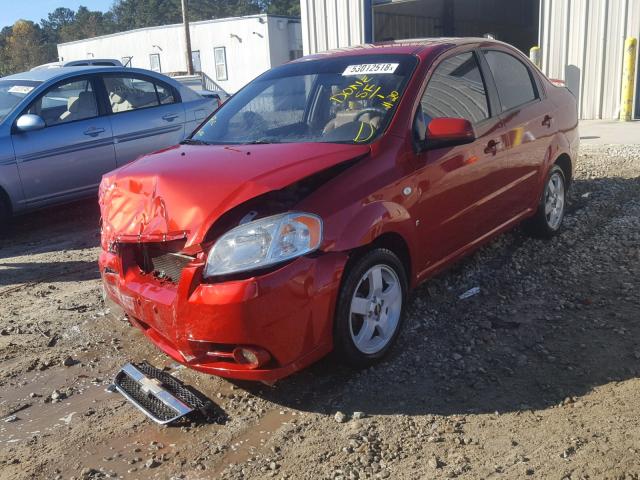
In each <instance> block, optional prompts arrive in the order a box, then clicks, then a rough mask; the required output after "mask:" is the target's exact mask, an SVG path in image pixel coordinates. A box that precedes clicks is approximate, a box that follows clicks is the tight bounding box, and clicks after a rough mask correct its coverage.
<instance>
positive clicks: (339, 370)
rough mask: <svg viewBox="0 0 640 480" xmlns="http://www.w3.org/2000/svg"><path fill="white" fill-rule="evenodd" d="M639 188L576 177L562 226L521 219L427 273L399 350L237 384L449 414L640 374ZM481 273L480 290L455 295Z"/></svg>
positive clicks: (304, 406)
mask: <svg viewBox="0 0 640 480" xmlns="http://www.w3.org/2000/svg"><path fill="white" fill-rule="evenodd" d="M638 192H640V179H638V178H636V179H624V178H614V179H597V180H592V181H578V182H576V185H575V187H574V191H573V192H572V197H571V204H570V205H569V210H568V211H569V213H568V217H567V228H566V230H565V232H563V233H562V235H561V236H560V237H557V238H556V239H553V240H551V241H543V240H532V239H529V238H527V237H526V236H525V235H524V233H523V232H522V231H521V230H520V229H517V230H515V231H514V232H511V233H508V234H505V235H503V236H502V237H500V238H498V239H497V240H495V241H494V242H493V243H492V244H490V245H488V246H487V247H484V248H483V249H481V250H480V251H479V252H477V253H476V254H474V255H472V256H471V257H469V258H467V259H465V260H464V261H462V262H460V263H459V264H458V265H456V266H454V267H453V268H452V269H451V270H450V271H449V272H446V273H444V274H442V275H440V276H438V277H436V278H434V279H432V280H430V281H429V282H427V284H426V285H424V286H422V287H420V288H419V289H418V290H417V291H416V292H415V293H414V295H413V300H412V302H411V305H410V307H409V314H408V317H407V321H406V324H405V328H404V331H403V334H402V335H401V336H400V338H399V341H398V344H397V347H396V348H395V350H394V352H393V354H392V355H391V356H390V357H389V358H387V359H386V360H385V361H384V362H383V363H381V364H379V365H377V366H375V367H372V368H369V369H368V370H364V371H360V372H358V371H354V370H350V369H347V368H345V367H343V366H340V364H339V363H338V362H337V361H336V359H331V358H328V359H325V360H323V361H321V362H319V363H318V364H316V365H315V366H313V367H311V368H310V369H307V370H306V371H303V372H301V373H299V374H297V375H294V376H292V377H290V378H288V379H285V380H283V381H281V382H280V383H278V384H276V385H275V386H274V387H272V388H267V387H264V386H259V385H256V384H247V383H242V384H241V386H242V387H243V388H245V389H247V390H249V391H250V392H252V393H254V394H256V395H259V396H262V397H264V398H266V399H268V400H270V401H272V402H275V403H277V404H279V405H282V406H285V407H293V408H297V409H301V410H306V411H316V412H322V413H326V414H331V413H334V412H335V411H337V410H341V411H343V412H347V413H348V412H354V411H363V412H366V413H369V414H383V415H384V414H406V415H416V414H420V415H425V414H447V415H448V414H463V413H466V414H468V413H493V412H496V411H498V412H501V413H504V412H514V411H527V410H531V409H545V408H549V407H552V406H554V405H558V404H560V403H561V402H573V401H574V400H575V397H580V396H583V395H585V394H587V393H588V392H590V391H591V390H593V389H594V388H597V387H598V386H600V385H604V384H607V383H610V382H617V381H624V380H627V379H630V378H635V377H637V376H639V375H640V342H638V339H639V338H640V317H639V316H638V311H639V309H640V302H639V297H638V293H637V292H638V291H640V283H639V280H638V279H639V278H640V244H639V243H640V242H639V241H638V235H637V231H639V230H638V227H639V226H640V225H639V222H640V220H638V212H640V200H639V199H638ZM634 212H635V213H634ZM608 239H610V240H608ZM634 252H635V254H634ZM475 285H479V286H480V287H481V289H482V293H481V294H480V295H477V296H475V297H472V298H470V299H467V300H460V299H459V298H458V296H459V294H460V293H462V292H464V291H465V290H466V289H468V288H470V287H472V286H475Z"/></svg>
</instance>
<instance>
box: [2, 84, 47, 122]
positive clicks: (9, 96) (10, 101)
mask: <svg viewBox="0 0 640 480" xmlns="http://www.w3.org/2000/svg"><path fill="white" fill-rule="evenodd" d="M39 84H40V82H35V81H30V80H0V122H2V121H3V120H4V119H5V118H6V117H7V115H9V113H11V111H12V110H13V109H14V108H15V106H16V105H17V104H18V103H19V102H20V101H21V100H22V99H23V98H24V97H26V96H27V95H28V94H29V93H30V92H31V90H33V89H34V88H36V87H37V86H38V85H39Z"/></svg>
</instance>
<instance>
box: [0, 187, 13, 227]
mask: <svg viewBox="0 0 640 480" xmlns="http://www.w3.org/2000/svg"><path fill="white" fill-rule="evenodd" d="M10 218H11V210H10V209H9V205H7V202H6V200H5V199H4V198H2V195H0V232H3V231H4V230H5V229H6V228H7V224H8V223H9V219H10Z"/></svg>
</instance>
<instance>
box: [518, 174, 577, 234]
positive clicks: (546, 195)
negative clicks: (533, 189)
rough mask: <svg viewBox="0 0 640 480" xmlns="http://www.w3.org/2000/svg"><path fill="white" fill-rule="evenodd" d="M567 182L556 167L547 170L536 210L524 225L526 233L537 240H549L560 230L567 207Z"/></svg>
mask: <svg viewBox="0 0 640 480" xmlns="http://www.w3.org/2000/svg"><path fill="white" fill-rule="evenodd" d="M566 195H567V182H566V179H565V177H564V172H563V171H562V169H561V168H560V167H559V166H558V165H554V166H553V167H551V169H550V170H549V173H548V174H547V178H546V180H545V182H544V189H543V190H542V195H541V196H540V202H539V203H538V210H536V213H535V215H534V216H533V217H531V218H530V219H529V220H528V221H527V222H526V224H525V227H526V230H527V231H528V233H529V234H530V235H532V236H534V237H538V238H551V237H553V236H554V235H556V234H557V233H558V232H559V231H560V230H561V229H562V221H563V220H564V214H565V211H566V207H567V198H566Z"/></svg>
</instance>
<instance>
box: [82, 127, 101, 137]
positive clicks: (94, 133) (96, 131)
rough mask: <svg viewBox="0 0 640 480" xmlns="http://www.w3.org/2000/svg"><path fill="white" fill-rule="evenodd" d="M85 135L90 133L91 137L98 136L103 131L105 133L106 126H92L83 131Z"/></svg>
mask: <svg viewBox="0 0 640 480" xmlns="http://www.w3.org/2000/svg"><path fill="white" fill-rule="evenodd" d="M83 133H84V134H85V135H89V136H90V137H97V136H98V135H100V134H101V133H104V128H96V127H91V128H88V129H87V130H85V131H84V132H83Z"/></svg>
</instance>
